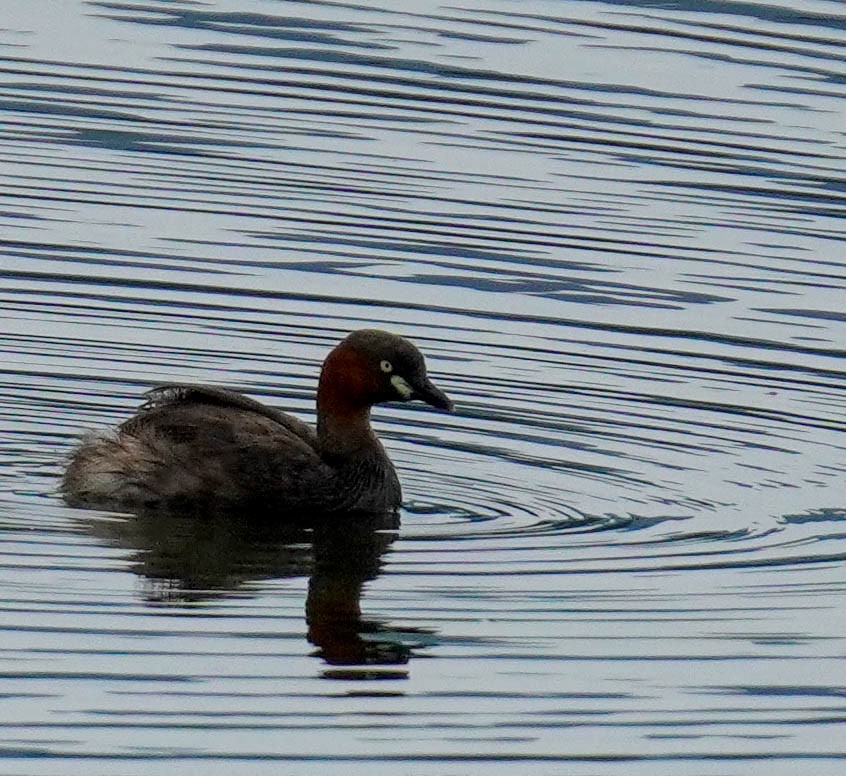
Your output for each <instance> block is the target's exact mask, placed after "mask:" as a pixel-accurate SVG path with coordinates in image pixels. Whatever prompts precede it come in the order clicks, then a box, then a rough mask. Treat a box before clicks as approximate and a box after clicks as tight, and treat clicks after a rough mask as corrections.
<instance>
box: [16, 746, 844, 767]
mask: <svg viewBox="0 0 846 776" xmlns="http://www.w3.org/2000/svg"><path fill="white" fill-rule="evenodd" d="M0 757H3V758H7V759H51V760H53V759H61V760H94V761H98V760H117V761H120V762H124V761H144V760H153V761H160V760H175V761H180V762H182V761H194V760H197V761H209V760H218V761H223V762H351V763H367V762H387V763H420V762H435V763H437V762H462V763H463V762H468V763H473V762H518V763H529V762H554V763H562V762H587V763H618V762H624V763H627V762H657V763H660V762H703V761H704V762H736V761H741V762H742V761H753V762H755V761H785V760H786V761H790V760H803V761H804V760H846V753H844V752H840V751H832V752H808V751H800V752H773V751H772V750H767V751H766V752H720V753H706V752H699V753H673V754H670V753H667V754H565V753H563V752H562V753H559V754H553V753H548V752H534V753H526V754H519V753H515V752H502V753H500V754H482V753H479V754H461V753H446V752H445V753H443V754H429V753H423V752H415V753H411V754H394V755H391V754H373V753H367V754H360V755H352V754H348V755H343V754H329V753H321V754H287V753H286V754H279V753H275V752H262V753H260V754H242V753H238V752H221V753H215V752H184V751H179V750H170V749H169V750H168V751H165V752H118V751H115V752H74V751H71V750H66V751H61V750H53V749H48V748H39V747H33V748H31V749H29V748H24V747H8V746H6V747H0Z"/></svg>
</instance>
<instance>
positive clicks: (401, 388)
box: [391, 375, 414, 399]
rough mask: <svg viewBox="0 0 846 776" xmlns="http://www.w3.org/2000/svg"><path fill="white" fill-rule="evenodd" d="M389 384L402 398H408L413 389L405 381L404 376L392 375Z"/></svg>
mask: <svg viewBox="0 0 846 776" xmlns="http://www.w3.org/2000/svg"><path fill="white" fill-rule="evenodd" d="M391 385H393V386H394V388H396V389H397V393H398V394H399V395H400V396H402V398H403V399H410V398H411V394H413V393H414V391H413V390H412V389H411V386H410V385H409V384H408V383H407V382H406V381H405V379H404V378H402V377H400V376H399V375H394V376H393V377H392V378H391Z"/></svg>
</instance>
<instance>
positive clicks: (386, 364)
mask: <svg viewBox="0 0 846 776" xmlns="http://www.w3.org/2000/svg"><path fill="white" fill-rule="evenodd" d="M379 366H380V367H382V371H383V372H384V373H385V374H389V373H390V372H393V371H394V365H393V364H392V363H391V362H390V361H383V362H382V363H381V364H379Z"/></svg>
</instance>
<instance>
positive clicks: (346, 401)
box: [61, 329, 452, 514]
mask: <svg viewBox="0 0 846 776" xmlns="http://www.w3.org/2000/svg"><path fill="white" fill-rule="evenodd" d="M412 399H422V400H423V401H424V402H426V403H428V404H431V405H432V406H433V407H439V408H441V409H445V410H451V409H452V402H451V401H450V400H449V398H448V397H447V396H446V394H444V393H443V392H442V391H441V390H439V389H438V388H436V387H435V386H434V385H432V383H431V382H430V381H429V378H428V377H427V375H426V365H425V362H424V361H423V356H422V355H421V354H420V351H418V350H417V348H416V347H414V345H412V344H411V343H410V342H408V341H407V340H405V339H403V338H402V337H397V336H395V335H393V334H388V333H387V332H384V331H375V330H371V329H363V330H361V331H356V332H353V333H352V334H350V335H349V336H348V337H347V338H346V339H345V340H343V342H341V343H340V344H339V345H338V346H337V347H336V348H335V349H334V350H333V351H332V352H331V353H330V354H329V355H328V356H327V358H326V361H325V362H324V363H323V369H322V371H321V374H320V383H319V386H318V389H317V429H316V430H315V429H314V428H312V427H311V426H310V425H308V424H307V423H304V422H303V421H301V420H299V419H297V418H295V417H293V416H291V415H287V414H286V413H284V412H281V411H279V410H277V409H274V408H272V407H266V406H265V405H263V404H260V403H259V402H257V401H255V400H253V399H250V398H248V397H247V396H243V395H242V394H240V393H235V392H232V391H228V390H225V389H223V388H213V387H209V386H203V385H163V386H160V387H158V388H154V389H153V390H152V391H150V392H149V393H148V394H147V402H146V403H145V404H144V405H143V406H142V407H141V409H140V410H139V412H138V414H136V415H135V416H134V417H132V418H130V419H129V420H127V421H126V422H125V423H123V424H122V425H121V426H119V427H118V428H117V430H116V431H115V432H114V433H111V434H109V435H102V434H100V435H91V436H89V437H88V438H87V439H85V440H84V441H83V443H82V445H81V446H80V447H79V448H78V449H77V450H76V451H75V452H74V453H73V456H72V458H71V460H70V463H69V465H68V468H67V471H66V472H65V475H64V479H63V481H62V486H61V489H62V493H63V495H64V497H65V500H66V501H67V502H68V503H69V504H72V505H74V506H98V507H112V508H124V509H178V510H184V509H192V510H193V509H200V510H206V509H239V510H260V511H265V512H273V513H277V514H284V513H299V512H305V511H307V512H341V511H359V510H362V511H370V512H384V511H392V510H395V509H397V508H398V507H399V505H400V500H401V497H402V494H401V490H400V484H399V480H398V479H397V475H396V472H395V471H394V467H393V464H392V463H391V461H390V459H389V458H388V456H387V455H386V453H385V450H384V448H383V447H382V445H381V443H380V442H379V440H378V439H377V438H376V435H375V434H374V433H373V429H372V428H371V427H370V408H371V407H372V406H373V405H374V404H380V403H382V402H388V401H411V400H412Z"/></svg>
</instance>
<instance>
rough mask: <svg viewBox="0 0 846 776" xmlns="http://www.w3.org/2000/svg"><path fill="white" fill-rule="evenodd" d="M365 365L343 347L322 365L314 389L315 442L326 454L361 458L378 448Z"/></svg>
mask: <svg viewBox="0 0 846 776" xmlns="http://www.w3.org/2000/svg"><path fill="white" fill-rule="evenodd" d="M371 379H372V378H371V377H370V375H369V366H368V364H367V362H366V361H365V360H364V359H363V358H362V357H361V356H360V355H358V354H357V353H356V352H355V351H352V350H350V349H348V348H345V347H344V345H343V344H341V345H339V346H338V347H337V348H335V350H333V351H332V352H331V353H330V354H329V356H328V357H327V358H326V361H325V362H324V364H323V370H322V371H321V373H320V383H319V385H318V387H317V439H318V444H319V445H320V451H321V452H322V453H324V454H326V455H329V456H332V457H336V456H341V457H347V456H356V455H363V454H365V453H366V451H367V450H372V449H373V448H379V447H380V445H379V441H378V440H377V439H376V435H375V434H374V433H373V429H372V428H371V426H370V407H371V402H370V401H368V399H367V397H368V395H369V393H368V390H367V387H368V382H370V381H371Z"/></svg>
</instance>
